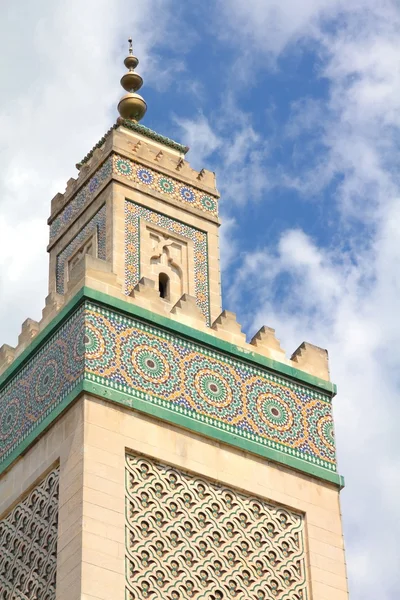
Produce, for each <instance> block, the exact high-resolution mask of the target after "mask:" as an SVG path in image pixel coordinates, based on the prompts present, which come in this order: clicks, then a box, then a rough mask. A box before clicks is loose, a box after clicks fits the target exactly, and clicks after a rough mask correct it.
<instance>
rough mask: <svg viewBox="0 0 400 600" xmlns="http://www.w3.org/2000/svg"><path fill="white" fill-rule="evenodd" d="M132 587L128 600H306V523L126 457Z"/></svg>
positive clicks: (219, 488) (128, 572)
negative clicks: (149, 599)
mask: <svg viewBox="0 0 400 600" xmlns="http://www.w3.org/2000/svg"><path fill="white" fill-rule="evenodd" d="M126 580H127V594H126V597H127V599H128V600H140V599H147V598H151V599H153V600H156V599H160V600H161V599H162V600H165V599H169V600H184V599H185V600H186V599H187V598H193V599H199V600H200V599H204V600H205V599H211V600H220V599H221V600H222V599H224V598H236V599H240V600H247V599H254V600H266V599H270V598H274V599H278V600H300V599H301V600H305V599H306V598H308V595H307V584H306V572H305V550H304V520H303V517H302V516H301V515H299V514H296V513H294V512H291V511H289V510H286V509H284V508H282V507H279V506H276V505H272V504H270V503H268V502H266V501H264V500H261V499H260V498H257V497H252V496H248V495H245V494H243V493H240V492H238V491H237V490H234V489H231V488H227V487H224V486H222V485H218V484H216V483H213V482H211V481H209V480H207V479H205V478H202V477H197V476H193V475H189V474H187V473H184V472H183V471H180V470H178V469H175V468H172V467H169V466H167V465H163V464H160V463H158V462H154V461H152V460H150V459H148V458H144V457H140V456H133V455H131V454H127V456H126Z"/></svg>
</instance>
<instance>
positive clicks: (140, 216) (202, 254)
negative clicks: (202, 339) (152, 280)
mask: <svg viewBox="0 0 400 600" xmlns="http://www.w3.org/2000/svg"><path fill="white" fill-rule="evenodd" d="M141 220H143V221H146V222H147V223H151V224H153V225H158V226H159V227H162V228H163V229H166V230H167V231H170V232H171V233H177V234H179V235H182V236H184V237H186V238H188V239H190V240H192V242H193V246H194V257H195V258H194V282H195V297H196V303H197V306H198V307H199V308H200V310H201V312H202V313H203V315H204V316H205V318H206V322H207V325H210V300H209V288H208V247H207V234H206V233H205V232H204V231H200V230H199V229H196V228H194V227H190V226H189V225H185V224H184V223H181V222H180V221H176V220H175V219H171V218H169V217H166V216H165V215H163V214H161V213H158V212H155V211H152V210H150V209H148V208H145V207H144V206H140V205H139V204H135V203H134V202H131V201H130V200H126V201H125V293H126V294H127V295H128V296H129V294H130V293H131V291H132V289H133V288H134V287H135V285H136V284H137V283H138V282H139V280H140V221H141Z"/></svg>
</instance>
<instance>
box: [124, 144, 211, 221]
mask: <svg viewBox="0 0 400 600" xmlns="http://www.w3.org/2000/svg"><path fill="white" fill-rule="evenodd" d="M113 165H114V166H113V172H114V173H116V174H117V175H121V177H126V179H129V181H133V182H134V183H137V184H139V185H142V186H143V187H144V188H145V189H147V190H152V191H155V192H159V193H160V194H165V195H166V196H169V197H170V198H173V199H174V200H177V201H178V202H183V203H188V204H190V205H191V206H193V207H194V208H198V209H199V210H202V211H204V212H206V213H210V214H211V215H213V216H214V217H217V216H218V202H217V198H216V197H214V196H207V195H205V194H204V192H201V191H200V190H197V189H196V188H194V187H192V186H189V185H186V184H184V183H182V182H181V181H178V180H177V179H174V178H171V177H166V176H165V175H163V174H162V173H159V172H157V171H155V170H154V169H150V168H149V167H144V166H143V165H141V164H140V163H137V162H134V161H132V160H128V159H127V158H122V157H121V156H118V154H114V155H113Z"/></svg>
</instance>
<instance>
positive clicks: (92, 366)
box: [86, 305, 336, 471]
mask: <svg viewBox="0 0 400 600" xmlns="http://www.w3.org/2000/svg"><path fill="white" fill-rule="evenodd" d="M86 376H88V377H89V378H91V379H92V381H95V382H98V383H102V384H105V385H107V386H109V387H113V388H115V389H118V390H121V391H124V392H126V393H129V394H133V395H134V396H136V397H138V398H141V399H144V400H146V401H147V402H149V403H153V404H156V405H159V406H161V407H164V408H168V409H169V410H170V411H175V412H177V413H179V414H182V415H185V416H187V417H190V418H192V419H193V421H197V422H203V423H207V424H209V425H212V426H214V427H216V428H218V429H221V430H223V431H225V432H227V433H231V434H234V435H235V436H241V437H243V438H246V439H249V440H253V441H256V442H258V443H259V444H262V445H264V446H267V447H269V448H273V449H275V450H278V451H280V452H283V453H285V454H288V455H290V456H293V457H296V458H298V459H302V460H303V461H307V462H309V463H313V464H316V465H319V466H321V467H324V468H326V469H330V470H333V471H335V470H336V467H335V444H334V434H333V421H332V412H331V402H330V398H329V397H328V396H327V395H325V394H323V393H321V392H319V391H314V390H312V389H311V388H307V387H305V386H302V385H299V384H297V383H294V382H291V381H290V380H286V379H284V378H282V377H280V376H277V375H275V374H272V373H270V372H268V371H267V370H262V369H259V368H257V367H254V366H253V365H251V364H248V363H245V362H241V361H239V360H233V359H231V358H229V357H227V356H225V355H223V354H222V353H218V352H216V351H210V350H208V349H207V348H205V347H202V346H200V345H197V344H194V343H192V342H189V341H186V340H184V339H183V338H179V337H175V336H171V335H170V334H168V333H165V332H164V331H163V330H161V329H156V328H155V327H152V326H150V325H147V324H143V323H140V322H138V321H135V320H132V319H130V318H128V317H124V316H122V315H119V314H117V313H113V312H110V311H108V310H106V309H101V308H97V307H96V306H95V305H88V310H87V312H86Z"/></svg>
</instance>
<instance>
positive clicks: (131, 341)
mask: <svg viewBox="0 0 400 600" xmlns="http://www.w3.org/2000/svg"><path fill="white" fill-rule="evenodd" d="M178 363H179V357H177V356H176V353H175V350H174V348H173V346H172V344H171V343H170V342H168V341H167V340H164V339H162V338H158V337H156V336H153V335H152V334H147V333H144V332H141V331H139V330H131V331H130V332H129V334H124V342H123V343H122V344H121V364H122V365H124V377H125V378H126V380H127V382H128V384H129V385H130V386H131V387H133V388H135V389H138V390H140V391H143V392H147V393H149V394H151V393H152V392H154V394H155V395H156V396H157V397H158V398H163V399H165V400H175V399H176V398H177V397H179V396H180V395H181V378H180V370H179V367H178Z"/></svg>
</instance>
